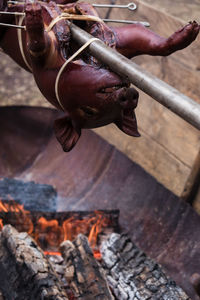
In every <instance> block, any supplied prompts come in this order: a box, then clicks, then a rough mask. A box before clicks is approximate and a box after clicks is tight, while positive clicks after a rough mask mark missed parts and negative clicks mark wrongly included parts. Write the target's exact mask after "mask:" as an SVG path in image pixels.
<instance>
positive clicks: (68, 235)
mask: <svg viewBox="0 0 200 300" xmlns="http://www.w3.org/2000/svg"><path fill="white" fill-rule="evenodd" d="M0 212H5V213H7V212H13V213H14V217H12V219H13V218H14V219H15V222H14V223H15V224H12V225H14V226H15V227H16V228H17V229H18V230H19V231H26V232H28V234H30V235H31V236H32V237H33V238H34V239H35V240H36V242H37V243H38V244H39V245H40V246H41V248H43V249H44V250H46V252H45V253H46V254H49V253H51V254H55V253H56V254H59V252H57V250H58V249H59V246H60V244H61V243H62V242H63V241H64V240H71V241H72V240H73V239H75V238H76V236H77V235H78V234H79V233H82V234H85V235H87V236H88V240H89V243H90V246H91V248H92V249H93V251H94V255H95V257H96V258H97V259H100V252H99V251H98V250H97V243H98V236H99V233H101V232H102V231H103V228H105V227H106V226H107V225H108V218H107V217H106V215H104V214H103V213H102V212H99V211H96V212H95V213H94V214H93V215H92V216H90V217H88V218H84V219H82V220H80V219H77V218H75V217H70V218H68V219H66V220H64V221H63V222H62V223H61V224H59V221H58V220H55V219H53V220H47V219H46V218H44V217H40V218H39V219H38V220H37V222H36V224H35V226H34V225H33V222H32V220H31V215H30V212H29V211H26V210H25V209H24V206H23V205H21V204H18V203H17V202H15V201H13V200H10V201H9V202H4V203H3V202H2V201H0ZM18 224H20V225H18ZM2 228H3V219H0V230H1V229H2Z"/></svg>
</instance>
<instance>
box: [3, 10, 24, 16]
mask: <svg viewBox="0 0 200 300" xmlns="http://www.w3.org/2000/svg"><path fill="white" fill-rule="evenodd" d="M0 15H14V16H25V13H23V12H12V11H0Z"/></svg>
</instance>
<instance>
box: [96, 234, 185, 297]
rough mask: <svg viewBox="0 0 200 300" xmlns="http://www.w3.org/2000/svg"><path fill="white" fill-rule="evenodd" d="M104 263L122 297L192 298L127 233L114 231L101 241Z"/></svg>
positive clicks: (109, 279)
mask: <svg viewBox="0 0 200 300" xmlns="http://www.w3.org/2000/svg"><path fill="white" fill-rule="evenodd" d="M101 254H102V261H103V263H102V265H103V267H104V269H105V272H106V274H107V280H108V283H109V285H110V287H111V288H112V290H113V293H114V295H115V296H116V298H117V299H120V300H147V299H148V300H149V299H151V300H166V299H167V300H174V299H176V300H189V299H190V298H189V297H188V296H187V295H186V294H185V292H184V291H183V290H182V289H181V288H180V287H178V286H177V285H176V283H175V282H174V281H173V280H171V279H170V278H169V277H168V276H167V275H166V274H165V272H164V271H163V270H162V268H161V266H159V265H158V264H157V263H155V262H154V261H153V260H151V259H149V258H148V257H147V256H146V255H145V254H144V252H142V251H140V250H139V249H138V248H137V247H136V246H135V245H134V244H133V243H132V242H131V240H130V239H129V238H128V237H127V236H126V235H119V234H115V233H113V234H112V235H111V236H110V237H109V239H108V240H107V241H105V242H104V243H103V244H102V247H101Z"/></svg>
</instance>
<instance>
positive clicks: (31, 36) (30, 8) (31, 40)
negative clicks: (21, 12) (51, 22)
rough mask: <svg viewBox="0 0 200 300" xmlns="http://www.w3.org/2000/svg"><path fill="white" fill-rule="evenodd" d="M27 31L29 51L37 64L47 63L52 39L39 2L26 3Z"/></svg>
mask: <svg viewBox="0 0 200 300" xmlns="http://www.w3.org/2000/svg"><path fill="white" fill-rule="evenodd" d="M25 12H26V18H25V22H26V31H27V35H28V44H27V46H28V49H27V50H28V52H29V54H30V57H31V59H32V62H33V63H35V64H40V66H41V67H42V65H44V64H45V62H46V58H47V57H48V53H49V50H50V44H51V42H50V39H49V37H48V34H47V33H45V31H44V22H43V17H42V8H41V5H40V4H39V3H28V4H27V5H26V10H25Z"/></svg>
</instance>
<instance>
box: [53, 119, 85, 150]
mask: <svg viewBox="0 0 200 300" xmlns="http://www.w3.org/2000/svg"><path fill="white" fill-rule="evenodd" d="M54 131H55V135H56V138H57V140H58V141H59V143H60V144H61V146H62V148H63V151H65V152H69V151H70V150H71V149H72V148H73V147H74V146H75V145H76V143H77V141H78V139H79V137H80V135H81V129H79V128H75V126H74V125H73V124H72V120H71V118H70V117H68V116H65V117H63V118H60V119H57V120H55V122H54Z"/></svg>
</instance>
